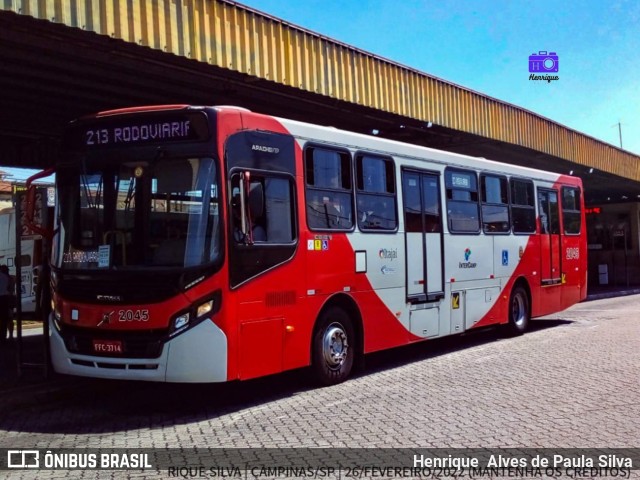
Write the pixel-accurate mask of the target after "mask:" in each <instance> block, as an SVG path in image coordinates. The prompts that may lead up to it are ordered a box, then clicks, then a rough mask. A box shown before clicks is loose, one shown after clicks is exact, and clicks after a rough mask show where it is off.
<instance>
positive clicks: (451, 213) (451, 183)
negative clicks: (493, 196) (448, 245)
mask: <svg viewBox="0 0 640 480" xmlns="http://www.w3.org/2000/svg"><path fill="white" fill-rule="evenodd" d="M445 187H446V189H447V217H448V223H449V231H450V232H451V233H479V232H480V212H479V207H478V179H477V177H476V174H475V173H474V172H472V171H468V170H458V169H451V168H447V169H446V170H445Z"/></svg>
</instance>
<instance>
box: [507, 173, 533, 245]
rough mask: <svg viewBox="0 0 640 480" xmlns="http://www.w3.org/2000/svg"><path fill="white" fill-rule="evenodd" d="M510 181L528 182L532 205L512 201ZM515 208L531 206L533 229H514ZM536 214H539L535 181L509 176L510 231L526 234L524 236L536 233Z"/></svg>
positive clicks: (514, 233) (516, 233) (515, 233)
mask: <svg viewBox="0 0 640 480" xmlns="http://www.w3.org/2000/svg"><path fill="white" fill-rule="evenodd" d="M512 182H525V183H528V184H529V185H530V186H531V192H532V198H533V205H522V204H519V203H518V204H514V203H513V200H514V198H513V195H512V194H511V189H512V188H513V187H512V185H513V184H512ZM514 206H515V207H516V208H525V207H527V208H531V209H532V210H533V224H534V228H533V230H531V231H529V232H516V231H515V230H514V228H515V222H514V221H513V207H514ZM538 216H539V212H538V196H537V194H536V185H535V182H534V181H533V180H532V179H530V178H523V177H517V176H516V177H513V176H512V177H509V218H510V219H511V233H512V234H513V235H526V236H529V237H530V236H531V235H536V234H537V233H538Z"/></svg>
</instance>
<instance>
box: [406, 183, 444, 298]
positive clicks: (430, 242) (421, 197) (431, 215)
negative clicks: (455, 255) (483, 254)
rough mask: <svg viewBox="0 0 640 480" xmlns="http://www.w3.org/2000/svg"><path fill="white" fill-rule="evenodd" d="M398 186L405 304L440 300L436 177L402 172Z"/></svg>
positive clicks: (438, 205) (438, 219) (439, 216)
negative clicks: (402, 204) (401, 193)
mask: <svg viewBox="0 0 640 480" xmlns="http://www.w3.org/2000/svg"><path fill="white" fill-rule="evenodd" d="M402 183H403V200H404V225H405V243H406V249H407V253H406V262H407V301H409V302H410V303H413V304H415V303H422V302H433V301H438V300H440V299H441V298H443V297H444V281H443V261H442V260H443V258H442V257H443V253H442V252H443V245H442V214H441V212H442V209H441V207H440V182H439V176H438V175H437V174H432V173H422V172H414V171H403V172H402Z"/></svg>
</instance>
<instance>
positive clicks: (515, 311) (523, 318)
mask: <svg viewBox="0 0 640 480" xmlns="http://www.w3.org/2000/svg"><path fill="white" fill-rule="evenodd" d="M529 303H530V302H529V294H528V293H527V290H526V289H525V288H524V287H522V286H521V285H516V286H515V287H513V290H511V295H510V296H509V310H508V313H507V314H508V315H509V322H508V323H507V325H506V328H507V333H508V334H510V335H522V334H523V333H524V332H526V331H527V328H529V321H530V320H531V318H530V316H531V313H530V312H531V308H530V307H529Z"/></svg>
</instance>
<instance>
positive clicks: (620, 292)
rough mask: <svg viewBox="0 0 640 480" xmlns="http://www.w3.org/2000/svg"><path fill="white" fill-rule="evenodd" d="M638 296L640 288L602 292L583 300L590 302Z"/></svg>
mask: <svg viewBox="0 0 640 480" xmlns="http://www.w3.org/2000/svg"><path fill="white" fill-rule="evenodd" d="M638 294H640V288H630V289H629V290H616V291H613V292H602V293H593V294H591V295H587V298H586V299H585V301H586V302H589V301H591V300H602V299H603V298H615V297H626V296H628V295H638Z"/></svg>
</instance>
